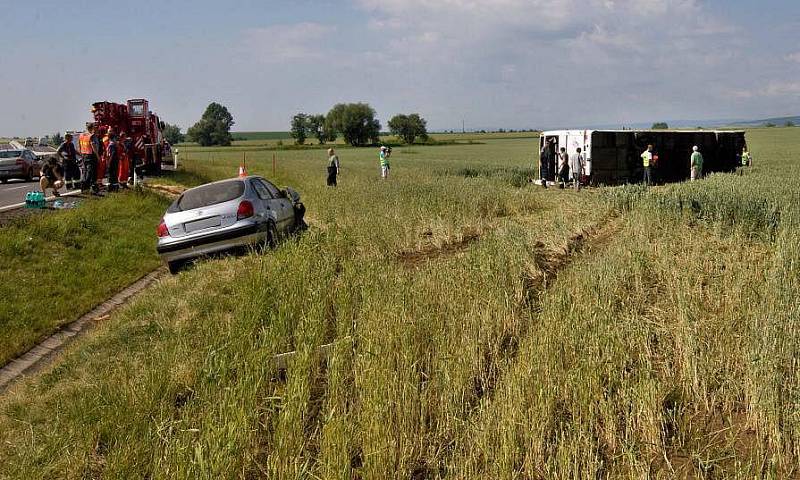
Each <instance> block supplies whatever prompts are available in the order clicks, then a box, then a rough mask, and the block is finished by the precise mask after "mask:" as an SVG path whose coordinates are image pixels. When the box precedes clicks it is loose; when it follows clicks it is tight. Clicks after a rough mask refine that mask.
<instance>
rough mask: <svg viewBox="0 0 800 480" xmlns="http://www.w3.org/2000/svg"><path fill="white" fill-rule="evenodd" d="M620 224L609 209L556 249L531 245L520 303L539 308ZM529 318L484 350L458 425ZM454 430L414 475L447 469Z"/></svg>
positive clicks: (499, 375)
mask: <svg viewBox="0 0 800 480" xmlns="http://www.w3.org/2000/svg"><path fill="white" fill-rule="evenodd" d="M620 227H621V221H620V218H619V217H618V216H617V215H616V214H614V213H612V214H609V215H607V216H606V217H604V218H603V219H602V220H600V221H599V222H598V223H596V224H595V225H592V226H590V227H588V228H585V229H583V230H581V231H580V232H578V233H575V234H573V235H571V236H570V237H569V238H568V239H567V241H566V243H565V245H564V246H563V247H561V248H559V249H548V248H547V247H546V246H545V245H544V244H543V243H541V242H537V243H536V244H535V245H534V248H533V250H534V254H533V262H534V264H535V265H536V267H537V272H536V273H535V274H532V275H531V274H530V273H526V274H523V279H522V282H523V298H522V305H523V307H524V308H525V309H526V310H528V311H529V312H531V313H532V314H534V315H535V314H538V313H540V312H541V303H542V297H543V296H544V295H545V294H546V293H547V291H548V290H550V288H551V287H552V286H553V285H554V284H555V282H556V281H557V279H558V276H559V275H560V273H561V272H563V271H564V270H565V269H567V268H568V267H569V266H570V265H572V264H573V263H574V262H575V261H576V260H577V259H579V258H580V257H581V256H582V255H583V254H584V253H586V252H588V251H592V250H600V249H602V248H604V247H605V246H606V245H607V244H608V243H609V242H610V241H611V240H612V239H613V238H614V236H615V234H616V233H617V231H618V230H619V229H620ZM534 315H532V316H531V321H529V322H520V329H519V330H518V331H516V332H514V333H513V334H512V333H506V334H505V335H503V337H502V338H501V339H500V341H499V345H500V347H499V352H497V353H493V351H492V350H491V349H487V350H486V351H485V352H484V366H483V368H482V370H481V372H480V374H479V375H476V376H475V377H473V379H472V381H473V393H474V396H473V397H472V398H471V399H470V400H468V402H467V412H468V413H467V416H466V418H463V419H462V420H463V421H462V422H461V425H463V426H466V425H469V424H470V418H472V416H473V415H475V412H477V411H478V410H479V408H480V407H481V405H482V404H486V403H489V402H492V401H493V398H494V394H495V392H496V391H497V387H498V386H499V384H500V382H502V380H503V372H504V371H507V370H508V368H507V366H506V367H503V366H504V365H507V364H509V363H510V362H513V361H514V360H515V359H516V356H517V353H518V350H519V345H520V339H521V338H524V337H526V336H527V335H528V334H529V333H530V331H531V330H532V328H533V326H534V323H533V321H532V320H533V317H534ZM459 435H461V434H459V433H456V434H455V435H454V436H453V437H452V438H450V439H448V440H447V441H446V442H442V443H441V444H440V445H439V448H437V449H436V451H438V452H441V453H440V454H439V456H438V457H439V458H438V461H437V462H436V463H435V464H433V465H431V464H429V463H428V462H427V461H426V459H424V458H423V459H420V460H419V462H418V466H417V468H416V469H415V470H414V471H412V477H413V478H430V477H436V476H440V475H442V474H443V473H444V472H446V471H447V462H448V460H449V459H450V458H449V457H450V452H451V451H452V448H453V447H454V445H455V443H456V439H457V437H458V436H459Z"/></svg>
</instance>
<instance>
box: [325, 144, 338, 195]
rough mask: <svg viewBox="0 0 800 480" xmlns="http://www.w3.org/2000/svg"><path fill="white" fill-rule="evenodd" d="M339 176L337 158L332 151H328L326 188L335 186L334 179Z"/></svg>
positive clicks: (330, 149)
mask: <svg viewBox="0 0 800 480" xmlns="http://www.w3.org/2000/svg"><path fill="white" fill-rule="evenodd" d="M338 176H339V157H338V156H336V152H335V151H334V150H333V149H332V148H329V149H328V186H329V187H335V186H336V177H338Z"/></svg>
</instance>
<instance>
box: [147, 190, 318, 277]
mask: <svg viewBox="0 0 800 480" xmlns="http://www.w3.org/2000/svg"><path fill="white" fill-rule="evenodd" d="M304 213H305V207H303V204H302V203H301V202H300V195H299V194H298V193H297V192H296V191H294V190H292V189H291V188H287V189H286V190H285V191H282V190H280V189H278V188H276V187H275V185H273V184H272V183H270V182H269V181H267V180H266V179H265V178H262V177H258V176H248V177H242V178H235V179H230V180H221V181H219V182H213V183H208V184H205V185H201V186H199V187H195V188H191V189H189V190H186V191H185V192H183V193H182V194H181V196H179V197H178V198H177V199H176V200H175V201H174V202H172V205H170V206H169V208H168V209H167V212H166V213H165V214H164V218H163V219H162V220H161V223H160V224H159V226H158V229H157V234H158V246H157V249H158V254H159V255H160V256H161V258H162V259H163V260H164V261H165V262H166V263H167V265H168V266H169V270H170V272H172V273H177V272H178V271H179V270H180V268H181V266H182V265H183V264H184V263H185V262H186V261H187V260H189V259H192V258H196V257H199V256H203V255H208V254H211V253H216V252H221V251H225V250H230V249H235V248H237V247H248V246H258V245H264V246H269V247H273V246H275V244H276V243H277V241H278V238H279V236H281V235H286V234H289V233H293V232H295V231H297V230H300V229H302V228H304V227H305V222H304V221H303V214H304Z"/></svg>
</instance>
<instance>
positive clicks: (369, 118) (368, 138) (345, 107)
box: [325, 103, 381, 147]
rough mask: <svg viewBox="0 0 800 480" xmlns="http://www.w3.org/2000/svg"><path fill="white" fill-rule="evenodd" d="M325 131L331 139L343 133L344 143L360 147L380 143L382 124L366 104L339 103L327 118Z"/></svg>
mask: <svg viewBox="0 0 800 480" xmlns="http://www.w3.org/2000/svg"><path fill="white" fill-rule="evenodd" d="M325 130H327V132H328V135H329V137H328V138H331V137H330V136H331V135H335V134H339V133H341V134H342V136H343V137H344V141H345V142H347V143H348V144H350V145H352V146H354V147H359V146H363V145H367V144H369V143H378V136H379V134H380V131H381V124H380V122H379V121H378V120H377V119H376V118H375V110H373V108H372V107H370V106H369V104H366V103H338V104H336V105H334V106H333V108H331V110H330V111H329V112H328V115H326V116H325Z"/></svg>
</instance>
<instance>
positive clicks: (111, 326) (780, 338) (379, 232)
mask: <svg viewBox="0 0 800 480" xmlns="http://www.w3.org/2000/svg"><path fill="white" fill-rule="evenodd" d="M796 132H797V131H796V130H791V129H759V130H754V131H752V132H751V133H749V134H748V139H749V143H750V145H751V148H752V151H753V153H754V155H755V161H756V165H755V166H754V167H752V168H751V169H746V170H745V171H744V172H743V174H742V175H738V174H733V175H714V176H711V177H710V178H708V179H706V180H703V181H701V182H695V183H694V184H688V183H686V184H680V185H670V186H664V187H656V188H652V189H650V190H647V191H646V190H644V189H642V188H637V187H632V186H628V187H614V188H604V189H589V190H585V191H582V192H579V193H576V192H573V191H563V190H556V189H549V190H546V191H545V190H542V189H541V188H536V187H532V186H530V185H529V184H528V182H527V181H526V177H527V175H526V172H528V173H529V172H530V170H528V169H529V168H530V165H531V163H532V160H533V157H532V155H533V152H534V151H535V145H536V141H535V140H534V139H511V140H509V139H492V138H489V139H481V140H480V141H481V142H483V143H481V144H474V145H449V146H444V147H441V146H439V147H427V146H419V145H415V146H413V147H399V148H397V149H395V153H394V155H393V161H392V177H391V178H390V179H389V180H388V181H381V180H380V178H379V172H378V160H377V154H376V152H375V150H374V149H350V148H341V149H339V157H340V160H341V162H342V176H341V178H340V186H339V187H337V188H336V189H331V188H327V187H325V186H324V179H325V166H326V159H325V154H324V152H321V151H314V150H308V151H302V150H292V151H278V152H275V151H264V150H261V151H259V150H253V151H251V152H248V166H249V169H250V173H255V174H263V175H265V176H267V177H268V178H271V179H273V180H274V181H275V182H276V183H277V184H279V185H287V184H288V185H292V186H295V187H296V188H298V190H299V191H300V192H301V193H302V195H303V201H304V202H305V203H306V205H307V207H308V212H309V221H310V223H311V229H310V230H309V231H308V232H307V233H306V234H305V235H303V236H301V237H299V238H297V239H293V240H289V241H287V242H285V243H284V244H282V245H281V246H280V247H279V248H278V249H276V250H274V251H271V252H266V253H265V254H253V255H249V256H245V257H239V258H227V259H222V260H212V261H206V262H201V263H200V264H199V265H198V266H197V267H196V268H193V269H190V270H187V271H185V272H183V273H181V274H180V275H178V276H176V277H172V278H170V279H167V280H165V281H162V282H161V283H159V284H158V285H157V287H156V288H153V289H151V290H150V291H149V292H147V293H145V294H144V295H142V296H141V297H140V298H139V299H137V300H136V301H135V302H133V303H132V304H131V305H129V306H127V307H125V308H124V309H123V310H122V311H121V312H120V313H119V315H115V316H114V317H113V318H112V319H110V321H108V322H106V323H103V324H102V325H101V326H100V327H99V328H98V329H97V331H95V332H94V333H93V334H92V335H91V337H89V338H87V339H86V341H84V342H81V343H80V344H76V345H74V346H73V347H71V348H70V351H68V352H66V353H65V355H64V356H63V361H61V362H60V363H59V364H57V365H56V366H54V368H52V369H51V370H49V371H47V372H45V373H44V374H42V375H40V376H39V377H37V378H35V379H32V380H31V381H29V382H26V383H24V384H22V385H19V386H18V387H16V388H15V389H13V390H12V391H10V392H8V393H7V394H6V395H5V397H4V398H2V399H0V442H2V444H3V445H4V449H2V450H0V476H7V477H9V478H20V477H26V478H27V477H30V476H32V475H33V476H36V477H68V478H71V477H88V478H95V477H100V476H103V477H109V478H126V477H149V478H155V477H159V478H241V477H245V478H251V477H260V476H266V477H279V478H286V477H290V478H295V477H301V478H354V477H357V478H409V477H413V478H437V477H438V478H587V477H599V478H631V477H640V478H676V477H677V478H684V477H698V478H729V477H732V478H754V477H758V478H791V477H792V476H794V475H796V474H797V471H798V468H800V449H798V445H800V418H798V411H797V405H798V398H800V393H799V392H800V375H799V374H798V365H797V362H796V358H797V357H798V356H799V354H800V338H799V337H798V333H797V332H798V331H800V330H799V327H800V325H799V323H800V322H798V319H800V307H799V306H798V302H797V300H796V299H797V298H798V295H800V280H799V279H800V236H798V234H797V227H798V224H800V222H798V220H800V216H798V207H797V205H798V203H797V192H798V191H800V175H797V174H798V173H800V172H799V170H800V164H798V163H797V162H796V160H795V159H793V158H792V157H791V155H792V152H794V151H796V149H797V147H798V146H800V134H798V133H796ZM187 153H188V154H189V157H188V158H187V159H186V161H185V163H184V165H186V167H187V169H188V170H189V173H186V174H184V176H183V177H182V178H181V180H182V181H184V182H186V183H188V184H192V183H195V182H202V181H206V180H209V179H218V178H226V177H231V176H234V175H235V174H236V169H237V167H238V162H239V160H240V157H241V152H239V151H235V150H226V149H202V148H199V147H195V148H188V150H187ZM273 154H275V155H276V159H277V168H276V170H275V172H274V174H273V172H272V158H273ZM776 172H784V173H786V174H787V175H786V176H785V177H780V178H779V179H778V180H777V181H776V179H775V178H774V175H775V173H776ZM156 220H157V219H156ZM345 338H351V339H352V340H351V341H343V342H340V343H338V344H337V345H336V347H335V348H334V349H333V352H332V354H331V356H330V357H329V358H328V359H327V361H325V362H322V361H320V359H319V358H318V357H317V354H316V348H315V347H316V346H318V345H321V344H324V343H328V342H330V341H333V340H335V339H345ZM289 350H296V351H297V352H298V354H297V355H296V356H295V357H294V359H293V360H292V361H291V362H290V365H289V369H288V371H287V372H286V373H285V375H279V374H278V372H276V371H275V369H274V367H273V365H272V362H271V358H272V356H273V355H274V354H276V353H280V352H285V351H289ZM110 359H113V361H110Z"/></svg>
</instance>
